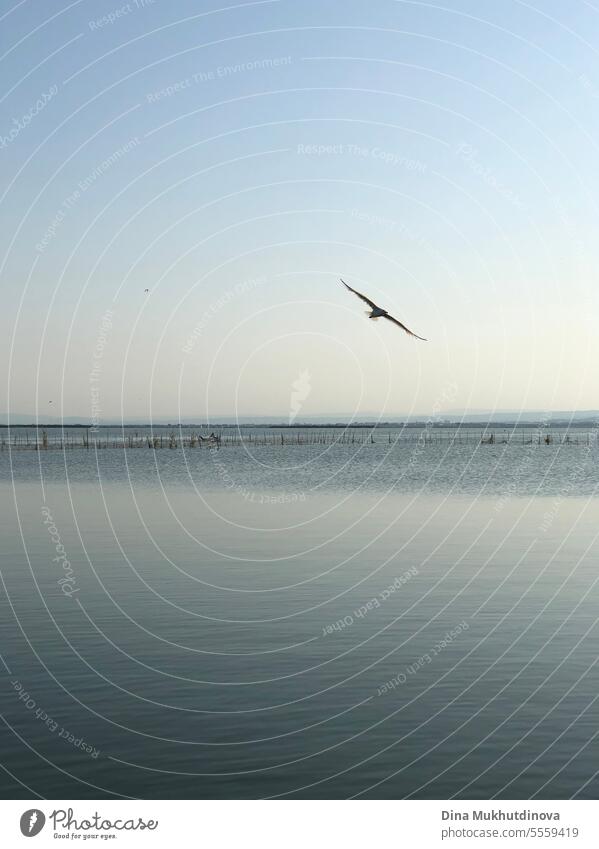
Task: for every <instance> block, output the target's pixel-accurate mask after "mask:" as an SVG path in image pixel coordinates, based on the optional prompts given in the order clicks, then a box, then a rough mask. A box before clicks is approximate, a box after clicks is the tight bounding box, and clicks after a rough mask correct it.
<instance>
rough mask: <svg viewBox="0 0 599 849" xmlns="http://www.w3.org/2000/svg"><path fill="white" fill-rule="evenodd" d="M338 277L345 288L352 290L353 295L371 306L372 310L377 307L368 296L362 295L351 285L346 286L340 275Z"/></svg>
mask: <svg viewBox="0 0 599 849" xmlns="http://www.w3.org/2000/svg"><path fill="white" fill-rule="evenodd" d="M339 279H340V280H341V282H342V283H343V285H344V286H345V288H346V289H349V291H350V292H353V293H354V295H357V296H358V298H360V299H361V300H362V301H364V302H365V303H367V304H368V306H369V307H372V309H373V310H375V309H377V305H376V304H375V303H374V301H371V300H370V298H367V297H366V295H363V294H362V293H361V292H356V290H355V289H352V287H351V286H348V285H347V283H346V282H345V280H342V279H341V277H340V278H339Z"/></svg>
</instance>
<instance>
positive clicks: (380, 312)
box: [339, 278, 427, 342]
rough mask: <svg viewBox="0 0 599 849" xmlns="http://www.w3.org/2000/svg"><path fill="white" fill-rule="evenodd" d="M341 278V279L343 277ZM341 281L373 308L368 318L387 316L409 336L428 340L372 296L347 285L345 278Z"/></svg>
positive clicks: (424, 340)
mask: <svg viewBox="0 0 599 849" xmlns="http://www.w3.org/2000/svg"><path fill="white" fill-rule="evenodd" d="M339 279H340V280H341V278H339ZM341 282H342V283H343V285H344V286H345V288H346V289H349V291H350V292H353V293H354V295H357V296H358V298H360V300H362V301H364V303H366V304H368V306H369V307H370V309H371V310H372V312H370V313H367V315H368V318H374V319H377V318H386V319H388V320H389V321H392V322H393V324H397V326H398V327H401V329H402V330H404V331H405V332H406V333H407V334H408V336H413V337H414V338H415V339H420V340H421V341H422V342H426V341H427V340H426V339H425V338H424V336H418V334H416V333H412V331H411V330H410V329H409V328H408V327H406V326H405V324H402V323H401V321H399V320H398V319H397V318H394V317H393V316H392V315H389V313H388V312H387V310H384V309H381V307H379V306H377V305H376V304H375V303H374V301H371V300H370V298H367V297H366V295H363V294H362V293H361V292H356V290H355V289H352V287H351V286H348V285H347V283H346V282H345V280H341Z"/></svg>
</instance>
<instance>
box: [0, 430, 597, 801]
mask: <svg viewBox="0 0 599 849" xmlns="http://www.w3.org/2000/svg"><path fill="white" fill-rule="evenodd" d="M598 460H599V455H598V452H597V449H596V447H595V445H594V443H593V442H592V441H591V442H590V443H589V444H588V445H585V444H578V445H559V446H558V445H537V444H532V445H527V444H517V443H511V444H508V445H502V444H496V445H493V446H480V445H476V444H475V443H472V444H452V445H450V446H448V445H446V444H438V445H437V444H433V445H427V446H425V447H422V446H419V445H418V444H402V445H396V446H394V445H389V444H385V442H384V441H383V440H381V441H380V442H375V444H369V443H366V444H360V445H358V444H355V445H351V444H344V445H333V446H331V445H295V446H294V445H285V446H276V445H254V446H250V447H248V446H247V445H245V446H233V445H229V446H226V447H224V448H222V449H221V450H220V451H216V450H208V449H203V450H199V449H195V450H185V451H183V450H181V449H180V448H179V449H177V450H168V449H163V450H162V451H156V452H154V451H151V450H148V449H147V448H146V449H145V450H144V449H141V448H139V449H130V450H127V451H126V452H125V451H124V450H122V449H118V448H117V449H109V450H106V449H104V450H98V451H94V450H90V451H86V450H81V449H76V450H69V451H64V452H63V451H60V450H51V451H48V452H33V451H12V452H9V451H8V450H5V451H3V452H0V497H1V499H2V503H1V510H0V534H1V547H2V581H3V585H2V588H1V591H0V654H1V656H2V660H1V661H0V674H1V675H2V682H3V683H2V687H1V691H0V702H1V713H2V717H3V723H2V727H1V729H0V735H1V741H2V742H1V745H2V748H1V751H2V757H1V763H2V766H3V770H2V771H0V794H1V795H2V796H3V797H4V798H11V797H22V796H27V795H30V794H37V795H39V796H41V797H50V798H95V797H102V796H106V797H110V798H112V797H114V798H119V797H139V798H152V797H156V798H169V797H172V798H187V797H188V798H194V797H204V798H229V797H234V798H262V797H271V796H277V797H279V796H280V797H289V798H299V797H313V798H347V797H351V796H361V797H370V798H398V797H407V796H413V797H420V798H425V797H429V798H447V797H450V796H455V797H457V798H460V797H461V798H490V797H493V796H496V797H499V798H530V797H533V796H535V797H539V798H569V797H570V796H573V795H578V797H581V798H596V797H597V795H598V787H599V779H598V778H597V777H596V772H597V770H598V765H597V757H596V751H597V743H596V736H595V735H596V734H597V713H598V709H599V705H598V704H597V701H596V700H597V699H598V696H597V694H598V693H599V668H598V666H599V665H598V663H597V659H598V645H599V628H598V627H597V611H598V610H599V605H598V601H599V586H598V584H597V582H598V578H599V573H598V570H597V563H598V554H599V542H598V540H597V532H598V531H597V529H598V528H599V521H598V520H599V501H598V500H597V499H596V493H597V485H598V484H599V475H598Z"/></svg>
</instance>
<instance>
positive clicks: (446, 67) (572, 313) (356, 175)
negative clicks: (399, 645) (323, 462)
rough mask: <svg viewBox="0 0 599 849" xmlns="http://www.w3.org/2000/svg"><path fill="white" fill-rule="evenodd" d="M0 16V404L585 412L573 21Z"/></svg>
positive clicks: (592, 321)
mask: <svg viewBox="0 0 599 849" xmlns="http://www.w3.org/2000/svg"><path fill="white" fill-rule="evenodd" d="M0 9H1V11H0V15H4V17H3V19H2V21H1V22H0V27H1V31H2V41H1V45H0V54H1V55H2V58H1V59H0V63H1V68H2V77H1V78H2V91H1V95H0V97H1V103H0V158H1V161H2V168H1V170H0V197H1V200H0V216H1V220H2V228H1V230H0V246H1V256H2V270H1V275H0V276H1V281H2V287H3V290H4V292H5V298H4V305H5V309H4V310H3V312H2V316H1V318H0V321H1V322H2V328H1V331H2V332H1V334H0V339H1V341H0V345H1V358H2V359H1V361H2V363H3V370H4V375H3V377H4V380H3V386H4V387H5V390H4V393H5V397H4V399H3V400H4V406H5V408H6V409H8V408H10V409H11V410H13V411H16V412H19V413H23V412H25V413H30V412H33V411H36V410H37V411H39V413H40V415H41V417H42V418H43V416H44V414H45V413H46V412H47V411H48V408H49V401H52V410H53V413H54V414H60V412H62V413H64V415H67V416H71V415H77V416H81V417H82V418H89V417H90V416H92V414H93V415H95V416H96V417H97V418H99V419H100V420H101V419H102V417H110V418H113V417H114V416H119V415H121V414H123V415H124V416H126V417H128V418H130V417H138V418H143V419H148V418H150V417H153V416H156V417H163V416H172V417H173V419H176V418H177V416H182V417H183V416H197V417H198V418H203V417H204V416H206V415H211V416H212V417H214V416H218V414H222V415H234V414H235V413H236V412H237V413H239V414H240V415H243V416H248V415H250V416H251V415H273V416H286V415H287V414H288V413H289V410H290V403H291V401H290V399H291V396H292V394H293V392H294V391H295V390H294V389H293V386H294V383H295V382H296V381H297V380H298V379H300V377H301V376H302V375H303V377H301V380H300V383H301V385H302V386H303V389H302V394H303V395H305V398H303V400H302V402H301V404H302V406H301V412H300V416H299V417H300V418H301V416H302V415H305V416H310V415H321V414H327V413H330V414H338V413H342V414H344V415H356V416H358V417H359V416H360V415H361V414H377V415H378V414H380V415H381V416H382V417H383V418H387V417H389V416H392V415H402V414H406V413H408V412H410V411H411V412H430V411H431V410H432V409H433V408H435V409H438V410H439V411H440V412H441V413H442V412H443V411H444V410H447V409H456V408H458V409H466V408H468V409H481V408H482V409H505V408H509V409H543V410H544V409H589V408H596V407H597V406H599V405H598V404H597V393H596V365H595V364H596V362H597V360H598V354H599V344H598V343H597V333H596V323H597V307H598V305H599V296H598V294H597V285H596V282H597V281H596V278H597V272H596V268H597V267H598V262H597V259H598V257H597V247H596V244H597V239H596V222H597V220H598V212H599V210H598V201H597V198H599V192H598V189H599V132H598V131H599V38H598V35H599V11H597V10H595V9H594V8H593V7H592V6H591V4H589V3H587V2H579V0H573V2H571V3H564V2H551V0H550V1H549V2H547V1H545V2H540V0H537V2H536V4H531V3H523V2H514V0H503V2H501V3H496V2H493V3H492V2H465V0H452V1H451V2H447V3H446V4H445V5H442V4H438V5H437V4H434V3H418V2H391V0H389V2H387V0H377V2H371V3H366V2H337V1H336V0H329V2H325V3H322V2H312V1H311V0H307V2H305V0H302V2H301V3H300V2H292V0H275V2H263V3H237V4H235V3H230V4H229V7H221V6H220V4H218V3H212V4H211V3H206V2H184V0H176V2H170V3H166V2H162V0H154V2H153V3H150V2H147V0H146V2H145V3H143V2H142V1H141V0H138V3H137V4H136V3H135V2H130V3H125V4H122V3H114V2H91V0H80V2H72V3H66V2H55V0H51V2H44V3H34V2H33V1H32V0H25V2H22V3H17V4H14V3H3V4H1V5H0ZM339 276H343V277H344V278H345V279H346V280H347V281H348V282H350V283H351V285H353V286H355V287H356V288H358V289H361V290H362V291H366V292H368V293H369V294H370V295H371V296H372V297H373V298H375V299H376V300H378V301H379V302H380V303H381V304H382V305H383V306H385V307H386V308H388V309H389V310H390V311H391V312H393V313H394V314H395V315H397V316H398V317H399V318H400V319H401V320H403V321H404V322H405V323H406V324H408V326H410V327H412V328H413V329H414V330H415V332H417V333H419V334H420V335H423V336H426V337H427V338H428V339H429V341H428V342H427V343H420V342H416V341H415V340H412V339H410V338H408V337H407V336H405V335H404V334H402V333H401V331H400V330H398V329H397V328H395V327H393V326H392V325H391V324H389V323H387V322H384V321H378V322H376V323H375V322H370V321H367V320H366V317H365V316H364V310H363V306H364V305H363V304H361V303H360V302H359V301H358V300H357V299H355V298H353V297H352V296H351V295H350V294H349V293H347V292H346V291H344V290H343V288H342V287H341V285H340V283H339V281H338V278H339ZM145 289H149V292H145V291H144V290H145ZM190 340H192V341H191V344H190ZM7 393H8V395H7Z"/></svg>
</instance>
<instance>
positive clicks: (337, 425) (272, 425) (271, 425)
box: [0, 419, 599, 430]
mask: <svg viewBox="0 0 599 849" xmlns="http://www.w3.org/2000/svg"><path fill="white" fill-rule="evenodd" d="M598 425H599V421H598V420H597V419H576V420H568V419H555V420H551V422H549V423H548V422H531V421H521V422H517V421H512V422H508V421H500V422H497V421H493V420H492V419H491V420H489V421H485V422H461V421H455V422H454V421H443V422H431V421H430V419H418V420H415V421H410V422H402V421H397V422H393V421H391V422H371V421H366V422H334V423H327V422H325V423H322V424H314V423H308V424H285V423H284V422H279V423H277V422H265V423H263V424H261V423H256V422H247V423H246V422H244V423H240V424H231V423H230V422H226V423H221V422H190V423H189V424H187V423H185V424H183V423H181V422H178V423H167V424H164V423H157V424H153V423H151V422H138V423H134V424H122V423H115V424H105V425H91V424H86V423H85V422H80V423H75V424H57V423H52V424H44V423H40V424H35V423H34V422H30V423H26V424H25V423H21V424H0V428H3V429H4V430H9V429H16V428H37V429H38V430H39V429H44V430H51V429H52V430H56V429H59V430H87V429H89V430H92V428H93V429H94V430H115V429H119V430H135V429H138V430H139V429H142V428H143V429H150V430H151V429H157V428H160V429H162V428H175V429H182V428H185V429H188V428H206V429H208V428H210V429H214V428H222V429H227V430H237V429H239V428H245V429H251V428H255V429H260V430H269V429H277V430H315V429H317V430H334V429H337V430H346V429H348V428H350V429H352V430H355V429H360V430H363V429H365V428H368V429H373V428H377V429H391V428H393V429H397V428H423V427H426V428H439V429H442V428H468V429H473V428H475V429H478V430H480V429H481V428H482V429H483V430H484V429H486V428H491V427H493V428H497V429H503V430H509V429H510V428H528V429H537V428H539V427H543V428H550V427H571V428H589V427H593V428H594V427H597V426H598Z"/></svg>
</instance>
